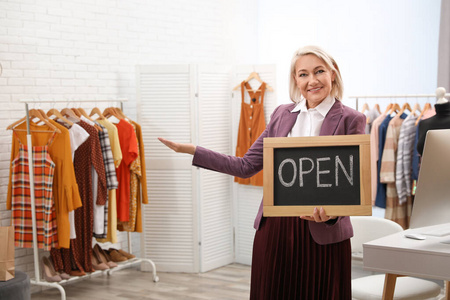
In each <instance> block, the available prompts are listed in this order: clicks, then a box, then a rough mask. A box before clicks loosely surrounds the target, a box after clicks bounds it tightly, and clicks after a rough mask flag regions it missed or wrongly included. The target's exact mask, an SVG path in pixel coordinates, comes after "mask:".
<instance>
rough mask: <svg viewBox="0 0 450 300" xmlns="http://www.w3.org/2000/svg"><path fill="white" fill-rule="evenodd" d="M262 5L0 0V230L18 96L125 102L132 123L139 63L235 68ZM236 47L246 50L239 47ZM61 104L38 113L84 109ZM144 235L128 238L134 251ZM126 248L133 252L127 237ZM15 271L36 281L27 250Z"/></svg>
mask: <svg viewBox="0 0 450 300" xmlns="http://www.w3.org/2000/svg"><path fill="white" fill-rule="evenodd" d="M256 3H257V0H246V1H238V0H232V1H230V0H213V1H211V0H189V1H188V0H171V1H165V0H128V1H120V0H96V1H92V0H72V1H59V0H11V1H7V0H0V64H1V66H2V69H3V72H2V74H1V75H0V106H1V107H2V109H1V113H0V128H4V129H3V130H0V225H1V226H7V225H9V223H10V216H11V215H10V211H7V210H6V190H7V184H8V180H9V179H8V176H9V160H10V151H11V134H12V133H11V131H6V130H5V128H6V127H7V126H8V125H9V124H10V123H12V122H14V121H15V120H17V119H19V118H21V117H22V116H24V115H25V112H24V105H23V104H21V103H18V100H19V99H24V98H25V99H29V98H40V99H49V98H50V99H69V100H74V99H111V98H127V99H129V102H127V103H126V104H125V106H124V110H125V112H126V114H127V115H128V116H130V117H131V118H135V116H136V99H135V98H136V91H135V65H137V64H169V63H218V64H233V63H234V62H236V61H239V60H243V59H244V58H247V57H252V56H254V54H253V53H254V51H255V49H252V47H249V46H248V45H252V44H253V45H256V43H254V41H255V40H254V39H255V37H252V36H249V33H250V35H252V34H254V33H255V28H256V22H253V21H252V20H256V17H255V14H256V12H257V7H256ZM244 10H245V11H244ZM239 41H247V42H248V44H247V45H244V46H243V47H236V46H237V45H236V44H237V43H238V42H239ZM239 43H240V42H239ZM249 62H250V63H251V62H252V61H249ZM58 105H59V104H56V105H54V104H41V105H40V108H42V109H44V110H46V109H48V108H51V107H53V106H55V107H56V108H62V107H65V106H66V105H81V104H80V103H76V102H70V103H67V104H65V105H64V104H62V106H58ZM89 105H92V106H89ZM102 105H103V107H105V106H104V105H106V106H107V104H103V103H97V104H95V103H94V104H86V103H83V104H82V106H83V107H84V108H85V109H86V110H87V111H90V108H91V107H93V106H98V107H100V108H102ZM31 107H32V106H31ZM139 239H140V236H139V234H132V241H133V250H134V252H136V253H137V254H139V251H140V240H139ZM120 246H121V247H122V248H124V249H126V248H127V238H126V234H125V233H122V234H121V235H120ZM40 253H41V254H44V252H42V251H41V252H40ZM16 267H17V269H18V270H22V271H26V272H28V273H29V275H30V276H31V277H34V271H33V270H34V265H33V255H32V250H31V249H16ZM33 290H35V289H33Z"/></svg>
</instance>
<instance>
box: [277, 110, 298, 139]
mask: <svg viewBox="0 0 450 300" xmlns="http://www.w3.org/2000/svg"><path fill="white" fill-rule="evenodd" d="M294 107H295V105H294V106H293V107H290V108H289V109H287V110H286V112H285V117H284V118H283V121H282V122H280V124H279V128H278V132H277V134H276V136H279V137H284V136H287V135H288V133H289V132H290V131H291V129H292V127H294V124H295V121H297V116H298V114H299V113H300V112H299V111H297V112H291V110H292V109H294Z"/></svg>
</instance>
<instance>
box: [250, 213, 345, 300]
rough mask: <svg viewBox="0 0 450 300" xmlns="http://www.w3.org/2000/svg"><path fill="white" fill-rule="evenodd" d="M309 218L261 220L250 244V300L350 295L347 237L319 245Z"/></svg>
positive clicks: (302, 299) (314, 299) (340, 298)
mask: <svg viewBox="0 0 450 300" xmlns="http://www.w3.org/2000/svg"><path fill="white" fill-rule="evenodd" d="M308 222H309V221H305V220H302V219H300V218H297V217H281V218H279V217H269V218H264V219H263V220H262V223H261V227H260V229H259V230H258V231H256V235H255V240H254V244H253V258H252V273H251V287H250V299H251V300H266V299H267V300H271V299H280V300H291V299H292V300H294V299H298V300H308V299H311V300H321V299H324V300H333V299H338V300H345V299H351V246H350V240H349V239H348V240H345V241H342V242H339V243H334V244H329V245H319V244H317V243H316V242H315V241H314V240H313V238H312V236H311V234H310V232H309V227H308Z"/></svg>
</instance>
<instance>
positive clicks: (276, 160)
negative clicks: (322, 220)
mask: <svg viewBox="0 0 450 300" xmlns="http://www.w3.org/2000/svg"><path fill="white" fill-rule="evenodd" d="M369 140H370V137H369V135H341V136H319V137H289V138H265V139H264V209H263V211H264V215H265V216H301V215H311V214H312V212H313V210H314V207H323V208H324V209H325V211H326V213H327V214H328V215H331V216H350V215H371V214H372V204H371V199H370V142H369Z"/></svg>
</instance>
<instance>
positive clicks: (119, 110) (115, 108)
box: [113, 107, 130, 120]
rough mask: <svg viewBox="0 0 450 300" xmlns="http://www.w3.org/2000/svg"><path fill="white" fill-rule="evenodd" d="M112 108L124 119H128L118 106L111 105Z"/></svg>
mask: <svg viewBox="0 0 450 300" xmlns="http://www.w3.org/2000/svg"><path fill="white" fill-rule="evenodd" d="M113 109H114V110H115V111H116V113H117V114H118V115H119V116H121V117H122V118H124V119H127V120H130V118H128V117H127V116H125V114H124V113H123V111H122V110H121V109H120V108H118V107H113Z"/></svg>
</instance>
